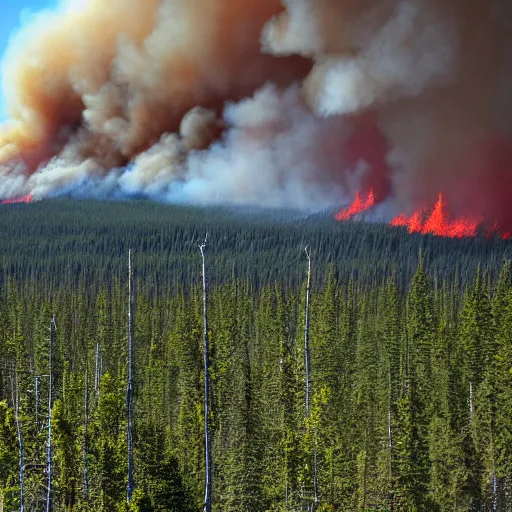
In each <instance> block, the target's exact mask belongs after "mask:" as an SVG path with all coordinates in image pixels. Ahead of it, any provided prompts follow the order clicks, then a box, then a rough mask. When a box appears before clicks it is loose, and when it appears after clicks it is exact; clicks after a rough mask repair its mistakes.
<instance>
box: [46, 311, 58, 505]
mask: <svg viewBox="0 0 512 512" xmlns="http://www.w3.org/2000/svg"><path fill="white" fill-rule="evenodd" d="M55 330H56V325H55V315H53V317H52V320H51V322H50V354H49V367H50V371H49V372H48V373H49V377H48V378H49V390H48V441H47V444H46V476H47V488H46V512H50V511H51V510H52V408H53V343H54V339H55Z"/></svg>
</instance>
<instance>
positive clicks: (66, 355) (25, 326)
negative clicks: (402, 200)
mask: <svg viewBox="0 0 512 512" xmlns="http://www.w3.org/2000/svg"><path fill="white" fill-rule="evenodd" d="M511 258H512V242H510V241H507V240H499V239H494V238H492V239H486V237H485V236H481V237H477V238H475V239H462V240H452V239H443V238H438V237H433V236H423V235H420V234H414V235H409V234H408V233H407V230H406V229H404V228H391V227H389V226H385V225H382V224H378V223H371V222H344V223H343V222H336V221H335V220H334V219H332V215H330V214H326V215H312V216H305V215H304V214H303V213H300V212H294V211H275V210H272V211H265V210H257V209H248V208H231V207H215V208H195V207H192V206H179V205H175V206H169V205H162V204H156V203H151V202H146V201H132V202H107V201H105V202H94V201H77V200H73V201H72V200H70V199H53V200H45V201H40V202H34V203H31V204H13V205H4V206H2V207H1V208H0V511H5V512H12V511H18V510H19V511H27V512H29V511H30V512H43V511H45V512H50V511H54V512H60V511H62V512H64V511H69V512H70V511H98V512H103V511H105V512H115V511H140V512H142V511H144V512H150V511H154V512H156V511H180V512H200V511H205V512H264V511H271V512H285V511H287V512H295V511H318V512H327V511H332V512H334V511H340V512H352V511H354V512H355V511H375V512H376V511H382V512H384V511H386V512H391V511H407V512H423V511H425V512H444V511H446V512H455V511H470V512H487V511H489V512H508V511H512V266H511V263H510V260H511ZM203 262H204V266H203ZM203 269H204V271H203ZM205 298H206V299H207V300H206V301H205V300H204V299H205ZM205 320H206V322H205ZM205 349H206V351H205ZM205 390H206V394H205ZM205 411H206V415H205ZM206 476H208V479H206Z"/></svg>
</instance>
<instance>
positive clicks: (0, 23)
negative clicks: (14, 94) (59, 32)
mask: <svg viewBox="0 0 512 512" xmlns="http://www.w3.org/2000/svg"><path fill="white" fill-rule="evenodd" d="M54 4H55V1H51V0H0V55H2V58H3V55H4V52H5V50H6V49H7V45H8V43H9V38H10V37H11V36H12V34H13V33H14V32H15V31H16V29H17V28H19V27H20V25H21V23H22V22H23V20H24V19H25V18H26V17H28V16H29V15H30V14H31V13H34V12H37V11H40V10H42V9H44V8H46V7H51V6H52V5H54ZM6 117H7V113H6V111H5V103H4V98H3V97H2V95H1V93H0V121H4V120H5V119H6Z"/></svg>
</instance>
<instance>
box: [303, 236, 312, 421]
mask: <svg viewBox="0 0 512 512" xmlns="http://www.w3.org/2000/svg"><path fill="white" fill-rule="evenodd" d="M304 251H305V252H306V256H307V258H308V274H307V276H308V277H307V284H306V318H305V320H304V358H305V363H306V418H309V365H310V362H309V295H310V291H311V288H310V287H311V251H310V250H309V247H308V246H306V248H305V249H304Z"/></svg>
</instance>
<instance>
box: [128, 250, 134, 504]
mask: <svg viewBox="0 0 512 512" xmlns="http://www.w3.org/2000/svg"><path fill="white" fill-rule="evenodd" d="M134 288H135V287H134V282H133V263H132V250H131V249H130V250H129V251H128V383H127V386H126V412H127V438H128V439H127V441H128V442H127V444H128V485H127V500H128V503H130V502H131V501H132V495H133V488H134V484H133V378H134V375H133V374H134V341H135V340H134V316H133V315H134V310H135V289H134Z"/></svg>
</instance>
